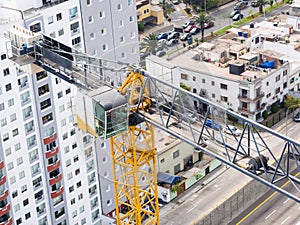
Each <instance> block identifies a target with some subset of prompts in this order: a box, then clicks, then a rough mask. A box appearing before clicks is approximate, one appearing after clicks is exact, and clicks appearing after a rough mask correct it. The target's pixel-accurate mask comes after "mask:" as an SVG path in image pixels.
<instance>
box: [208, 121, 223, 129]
mask: <svg viewBox="0 0 300 225" xmlns="http://www.w3.org/2000/svg"><path fill="white" fill-rule="evenodd" d="M205 126H207V127H210V128H213V129H214V130H221V126H220V125H219V124H217V123H215V124H214V126H213V123H212V120H211V119H207V120H206V121H205Z"/></svg>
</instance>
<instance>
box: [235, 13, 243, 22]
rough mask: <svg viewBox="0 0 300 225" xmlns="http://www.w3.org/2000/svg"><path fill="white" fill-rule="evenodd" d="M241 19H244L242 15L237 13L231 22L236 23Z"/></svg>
mask: <svg viewBox="0 0 300 225" xmlns="http://www.w3.org/2000/svg"><path fill="white" fill-rule="evenodd" d="M243 18H244V16H243V14H241V13H239V14H236V15H235V16H234V17H232V20H233V21H238V20H241V19H243Z"/></svg>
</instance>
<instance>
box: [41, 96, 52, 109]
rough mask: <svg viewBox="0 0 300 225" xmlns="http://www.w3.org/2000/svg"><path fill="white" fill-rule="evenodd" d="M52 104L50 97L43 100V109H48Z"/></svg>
mask: <svg viewBox="0 0 300 225" xmlns="http://www.w3.org/2000/svg"><path fill="white" fill-rule="evenodd" d="M50 106H51V99H50V98H48V99H46V100H45V101H42V102H41V103H40V107H41V110H43V109H46V108H48V107H50Z"/></svg>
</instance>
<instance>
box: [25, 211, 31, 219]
mask: <svg viewBox="0 0 300 225" xmlns="http://www.w3.org/2000/svg"><path fill="white" fill-rule="evenodd" d="M29 218H30V212H29V213H26V214H25V219H26V220H28V219H29Z"/></svg>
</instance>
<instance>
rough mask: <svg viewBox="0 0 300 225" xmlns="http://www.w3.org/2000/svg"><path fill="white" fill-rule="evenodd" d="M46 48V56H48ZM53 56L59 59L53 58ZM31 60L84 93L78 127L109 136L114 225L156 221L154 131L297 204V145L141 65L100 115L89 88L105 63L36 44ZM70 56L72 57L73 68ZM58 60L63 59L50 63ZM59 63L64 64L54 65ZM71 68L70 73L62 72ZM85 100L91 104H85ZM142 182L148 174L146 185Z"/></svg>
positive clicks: (299, 199)
mask: <svg viewBox="0 0 300 225" xmlns="http://www.w3.org/2000/svg"><path fill="white" fill-rule="evenodd" d="M44 51H47V54H43V52H44ZM49 51H50V52H51V54H49ZM59 51H63V54H59ZM54 54H57V55H55V57H54ZM34 55H35V63H36V64H37V65H39V66H41V67H42V68H44V69H45V70H47V71H51V72H52V73H54V74H56V75H57V76H60V77H62V78H64V79H65V80H67V81H69V82H72V83H74V84H77V85H79V86H80V87H81V88H83V89H84V91H82V93H81V96H80V97H81V98H80V100H79V101H77V102H76V103H78V105H79V107H78V108H79V109H78V111H77V119H78V121H79V122H80V123H79V124H85V125H84V126H83V125H78V127H79V128H80V129H83V130H84V131H87V132H89V133H91V134H92V135H94V136H95V137H100V138H102V139H103V138H110V139H111V144H110V147H111V148H110V149H111V156H112V159H113V173H114V191H115V203H116V220H117V224H142V223H143V224H159V209H158V194H157V180H156V149H155V143H154V135H153V129H154V128H153V127H155V128H157V129H160V130H162V131H164V132H166V133H168V134H169V135H172V136H173V137H176V138H177V139H179V140H182V141H184V142H186V143H188V144H190V145H191V146H193V147H194V148H195V151H198V152H203V153H205V154H208V155H210V156H213V157H214V158H216V159H218V160H220V161H221V162H223V163H225V164H226V165H228V166H230V167H232V168H234V169H236V170H238V171H240V172H241V173H243V174H246V175H247V176H249V177H251V178H253V179H255V180H257V181H259V182H261V183H263V184H264V185H267V186H268V187H270V188H273V189H274V190H276V191H278V192H280V193H282V194H284V195H286V196H288V197H289V198H291V199H293V200H295V201H296V202H299V203H300V180H299V179H298V178H297V176H295V175H294V173H293V170H294V169H297V170H298V171H300V165H299V162H300V144H299V143H298V142H297V141H295V140H293V139H291V138H289V137H286V136H284V135H282V134H280V133H278V132H276V131H274V130H272V129H270V128H267V127H264V126H263V125H261V124H259V123H256V122H254V121H251V120H249V119H247V118H245V117H243V116H241V115H239V114H237V113H235V112H233V111H229V110H227V109H225V108H223V107H222V106H220V105H218V104H215V103H213V102H210V101H209V100H207V99H204V98H202V97H200V96H199V95H197V94H195V93H191V92H189V91H186V90H184V89H181V88H180V87H177V86H175V85H173V84H172V83H170V82H167V81H164V80H161V79H159V78H158V77H156V76H153V75H151V74H150V73H148V72H147V71H144V70H141V69H137V68H133V69H130V72H129V74H127V77H126V78H125V81H124V82H123V84H122V85H121V86H120V87H119V88H118V94H119V95H120V96H119V97H118V101H116V102H118V103H120V104H118V105H117V106H116V107H117V110H115V109H113V108H112V105H110V106H109V107H108V106H105V107H102V108H101V110H100V109H99V111H97V110H98V108H99V107H98V105H99V104H98V103H99V102H97V100H96V99H93V95H92V94H87V91H91V92H93V94H95V93H96V92H97V90H90V89H93V88H92V87H93V83H95V82H99V80H101V79H102V78H103V77H105V69H107V68H105V67H104V66H103V64H101V63H98V62H100V61H101V59H96V58H94V57H90V56H86V55H83V54H81V55H80V56H78V55H76V54H73V53H72V52H71V51H70V52H68V51H66V48H64V50H59V49H58V45H55V46H54V47H53V46H51V45H49V44H47V45H45V44H41V43H39V42H38V43H36V46H35V52H34ZM65 55H72V57H69V58H68V63H66V59H65ZM47 57H48V58H47ZM58 58H64V59H63V60H57V62H55V63H54V64H53V63H52V64H51V63H49V61H51V60H54V59H58ZM78 60H83V61H85V62H86V64H85V65H86V66H85V67H84V69H81V70H80V69H78V68H76V67H75V65H76V62H77V61H78ZM59 62H62V63H61V64H60V65H57V64H59ZM91 62H97V63H91ZM66 64H67V65H69V66H68V68H67V69H65V67H64V69H63V70H62V69H61V68H62V67H63V65H66ZM117 64H118V63H117ZM119 65H122V66H124V64H119ZM99 67H100V69H101V71H100V73H99ZM95 68H96V69H95ZM111 70H112V69H108V70H107V71H108V72H111ZM80 80H84V81H83V82H80ZM102 80H103V79H102ZM108 86H109V85H108ZM101 89H104V88H103V87H101ZM115 89H116V88H115V87H112V86H109V88H107V89H105V90H106V91H105V92H106V95H110V94H111V93H113V90H115ZM107 93H109V94H107ZM122 96H123V97H122ZM85 98H92V100H88V101H85V100H83V99H85ZM106 98H107V96H106ZM82 100H83V101H82ZM195 101H197V102H198V103H200V104H202V105H205V106H206V108H207V110H206V111H205V113H198V112H196V110H195V108H194V106H193V103H194V102H195ZM82 102H84V103H89V104H91V105H92V107H91V108H92V109H93V110H92V111H91V112H85V113H86V114H84V113H83V109H82V108H84V107H83V104H82ZM76 103H75V104H76ZM121 103H122V104H123V105H124V107H123V108H122V107H121V106H120V105H121ZM97 107H98V108H97ZM120 107H121V108H120ZM100 115H104V117H105V118H104V119H99V118H98V117H99V116H100ZM228 117H233V118H235V119H236V120H237V121H239V123H240V124H241V127H242V132H241V135H240V136H236V135H234V133H233V132H232V135H230V137H227V136H226V133H224V130H225V129H227V130H228V129H229V131H230V127H229V126H228V124H227V118H228ZM84 118H85V123H83V122H82V120H83V119H84ZM120 118H121V119H120ZM174 121H175V122H176V123H180V125H181V127H182V129H180V130H179V129H177V128H174V126H173V125H172V124H173V123H174ZM208 122H209V123H208ZM204 144H205V145H204ZM205 146H208V147H205ZM117 170H118V173H117V172H116V171H117ZM142 177H146V180H145V181H143V182H142V180H141V179H142ZM282 180H284V181H289V182H291V184H292V187H293V188H294V189H293V191H288V190H285V189H284V188H283V187H280V186H279V185H278V183H279V181H282Z"/></svg>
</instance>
